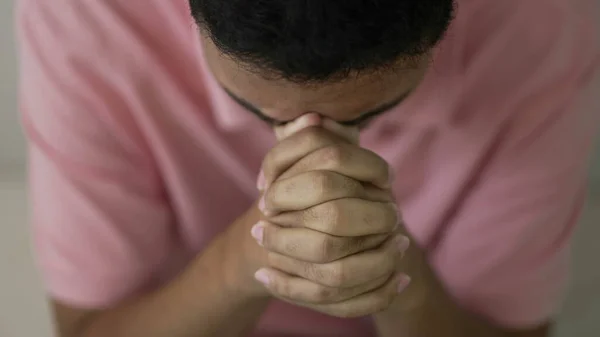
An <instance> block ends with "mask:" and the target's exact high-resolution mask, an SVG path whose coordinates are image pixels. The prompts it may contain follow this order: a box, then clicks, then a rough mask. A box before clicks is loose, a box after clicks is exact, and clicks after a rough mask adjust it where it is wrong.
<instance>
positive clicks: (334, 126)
mask: <svg viewBox="0 0 600 337" xmlns="http://www.w3.org/2000/svg"><path fill="white" fill-rule="evenodd" d="M323 127H324V128H325V129H327V130H328V131H331V132H332V133H334V134H335V135H337V136H339V137H342V138H344V139H345V140H347V141H349V142H350V143H352V144H356V145H358V144H359V143H360V138H359V135H360V132H359V130H358V127H356V126H345V125H342V124H340V123H338V122H336V121H334V120H332V119H329V118H325V119H324V120H323Z"/></svg>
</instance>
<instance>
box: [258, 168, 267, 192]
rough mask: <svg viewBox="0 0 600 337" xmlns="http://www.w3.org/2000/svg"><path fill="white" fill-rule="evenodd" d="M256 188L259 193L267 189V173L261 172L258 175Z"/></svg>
mask: <svg viewBox="0 0 600 337" xmlns="http://www.w3.org/2000/svg"><path fill="white" fill-rule="evenodd" d="M256 187H257V188H258V190H259V191H263V190H264V189H265V173H264V172H263V170H260V173H259V174H258V181H257V182H256Z"/></svg>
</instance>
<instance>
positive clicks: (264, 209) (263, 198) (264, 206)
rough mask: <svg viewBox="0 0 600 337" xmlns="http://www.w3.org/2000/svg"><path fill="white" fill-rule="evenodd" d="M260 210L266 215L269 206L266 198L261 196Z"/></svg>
mask: <svg viewBox="0 0 600 337" xmlns="http://www.w3.org/2000/svg"><path fill="white" fill-rule="evenodd" d="M258 209H259V210H260V211H261V212H262V213H263V214H265V212H266V211H267V206H266V204H265V196H264V195H263V196H261V197H260V200H259V201H258Z"/></svg>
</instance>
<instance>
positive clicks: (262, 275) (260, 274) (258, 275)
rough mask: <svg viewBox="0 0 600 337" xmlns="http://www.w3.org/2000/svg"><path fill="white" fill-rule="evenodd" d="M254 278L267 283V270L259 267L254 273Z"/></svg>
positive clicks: (268, 279) (268, 280)
mask: <svg viewBox="0 0 600 337" xmlns="http://www.w3.org/2000/svg"><path fill="white" fill-rule="evenodd" d="M254 278H255V279H256V280H257V281H258V282H260V283H262V284H264V285H269V282H270V278H269V272H268V271H266V270H265V269H259V270H258V271H257V272H256V273H254Z"/></svg>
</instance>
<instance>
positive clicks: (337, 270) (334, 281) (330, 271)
mask: <svg viewBox="0 0 600 337" xmlns="http://www.w3.org/2000/svg"><path fill="white" fill-rule="evenodd" d="M345 269H346V268H344V265H343V264H342V263H332V264H331V265H330V266H329V267H328V268H327V273H326V279H325V281H326V282H327V285H328V286H331V287H342V286H343V285H344V284H345V283H346V280H347V271H346V270H345Z"/></svg>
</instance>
